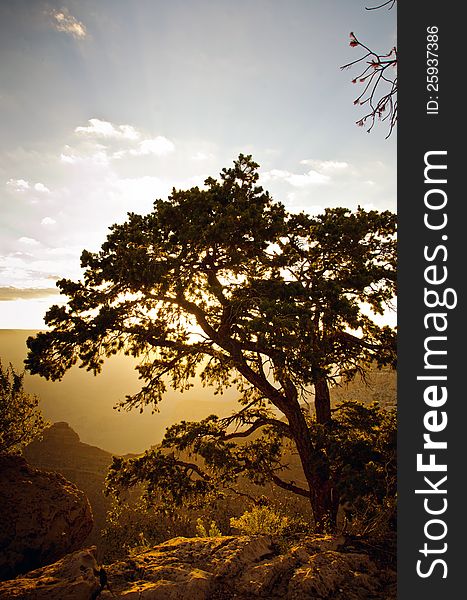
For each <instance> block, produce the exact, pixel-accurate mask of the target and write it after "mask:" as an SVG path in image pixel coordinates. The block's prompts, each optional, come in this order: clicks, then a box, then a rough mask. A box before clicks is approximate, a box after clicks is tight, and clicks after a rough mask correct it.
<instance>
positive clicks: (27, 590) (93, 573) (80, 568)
mask: <svg viewBox="0 0 467 600" xmlns="http://www.w3.org/2000/svg"><path fill="white" fill-rule="evenodd" d="M95 551H96V548H95V546H94V547H92V548H90V549H88V550H79V551H77V552H73V553H72V554H68V555H67V556H65V557H64V558H62V559H61V560H59V561H58V562H55V563H54V564H52V565H48V566H46V567H42V568H40V569H36V570H35V571H30V572H29V573H27V574H26V575H20V576H19V577H17V578H16V579H10V580H9V581H3V582H1V583H0V600H92V599H94V598H96V597H97V596H98V595H99V592H100V590H101V588H102V585H101V578H102V575H101V572H100V569H99V568H98V566H97V563H96V555H95Z"/></svg>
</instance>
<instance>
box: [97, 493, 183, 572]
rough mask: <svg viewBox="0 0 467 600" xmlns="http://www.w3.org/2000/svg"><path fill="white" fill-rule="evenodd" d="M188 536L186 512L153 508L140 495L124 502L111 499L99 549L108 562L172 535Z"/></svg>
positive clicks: (144, 548) (148, 546)
mask: <svg viewBox="0 0 467 600" xmlns="http://www.w3.org/2000/svg"><path fill="white" fill-rule="evenodd" d="M192 535H193V526H192V524H191V520H190V519H189V518H188V516H187V515H186V514H181V513H179V512H178V511H162V510H158V509H157V508H156V509H154V508H152V507H150V506H148V505H147V503H146V502H145V501H144V499H142V498H141V497H138V498H136V499H128V498H126V499H125V501H121V500H118V499H115V498H114V499H113V502H112V506H111V509H110V510H109V512H108V513H107V517H106V524H105V527H104V529H103V530H102V533H101V540H102V542H101V545H100V550H101V551H102V553H103V560H104V561H105V562H107V563H110V562H113V561H115V560H119V559H122V558H124V557H126V556H128V555H130V554H132V553H133V552H139V551H142V550H147V549H148V548H150V547H152V546H154V545H156V544H160V543H162V542H164V541H166V540H168V539H171V538H173V537H177V536H192Z"/></svg>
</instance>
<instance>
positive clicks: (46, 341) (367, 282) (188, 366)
mask: <svg viewBox="0 0 467 600" xmlns="http://www.w3.org/2000/svg"><path fill="white" fill-rule="evenodd" d="M258 177H259V175H258V165H257V164H256V163H255V162H254V161H253V160H252V158H251V157H250V156H244V155H240V156H239V158H238V160H237V161H235V162H234V165H233V167H231V168H229V169H223V170H222V172H221V174H220V180H215V179H213V178H208V179H207V180H206V181H205V186H204V188H202V189H200V188H199V187H195V188H192V189H190V190H185V191H181V190H173V192H172V194H171V196H170V197H169V198H168V200H165V201H164V200H156V202H155V203H154V210H153V212H151V213H150V214H148V215H144V216H143V215H137V214H134V213H130V214H129V215H128V219H127V221H126V222H125V223H123V224H118V225H113V226H112V227H111V229H110V233H109V235H108V237H107V240H106V241H105V242H104V244H103V245H102V248H101V250H100V251H99V252H96V253H91V252H88V251H83V254H82V256H81V266H82V268H83V269H84V275H83V279H82V281H78V282H73V281H70V280H65V279H64V280H61V281H59V282H58V286H59V288H60V290H61V293H62V294H64V295H65V296H68V303H67V304H66V305H65V306H60V307H59V306H53V307H52V308H51V309H50V310H49V312H48V313H47V315H46V318H45V320H46V323H47V325H48V326H49V327H50V331H47V332H44V333H39V334H38V335H37V336H36V337H35V338H29V339H28V342H27V343H28V347H29V349H30V352H29V355H28V358H27V361H26V364H27V367H28V369H29V370H30V371H31V372H32V373H39V374H40V375H42V376H44V377H46V378H48V379H52V380H55V379H60V378H61V377H62V376H63V374H64V373H65V372H66V370H67V369H69V368H70V367H72V366H73V365H75V364H76V363H79V364H80V366H81V367H84V368H86V369H88V370H91V371H93V372H94V373H98V372H100V370H101V368H102V364H103V362H104V360H105V358H106V357H109V356H111V355H113V354H116V353H117V352H125V353H126V354H129V355H131V356H134V357H136V358H138V359H139V364H138V366H137V370H138V371H139V376H140V379H141V380H142V387H141V389H140V391H138V392H137V393H136V394H134V395H133V396H127V397H126V399H125V400H123V401H122V402H121V407H123V408H125V409H131V408H134V407H136V408H139V409H140V410H143V409H144V408H145V407H146V406H150V407H151V408H152V409H155V408H157V404H158V403H159V402H160V401H161V400H162V398H163V396H164V392H165V391H166V389H167V386H171V387H172V388H173V389H175V390H178V391H180V392H183V391H184V390H186V389H187V388H189V387H190V386H192V385H193V383H194V381H196V378H199V379H200V380H201V381H202V383H203V384H204V385H208V386H211V387H212V388H214V389H215V391H216V392H219V393H221V392H222V391H223V390H225V389H227V388H230V387H232V386H234V387H236V388H237V390H238V392H239V402H240V405H241V408H240V409H239V410H238V412H237V413H236V414H235V415H233V416H232V417H231V418H230V419H224V420H222V421H220V420H218V419H217V418H216V417H212V416H211V417H208V418H207V419H205V420H203V421H201V422H200V423H181V424H179V425H176V426H174V427H172V428H170V429H169V430H168V432H167V435H166V437H165V439H164V442H163V444H162V448H160V449H157V450H151V451H149V452H148V453H146V454H145V455H144V456H143V457H140V458H138V459H135V460H133V461H130V462H129V463H125V462H124V461H121V460H116V461H115V462H114V464H113V466H112V469H111V473H110V477H109V485H110V486H115V487H118V486H124V487H125V486H130V487H131V486H134V485H136V484H138V482H144V484H145V485H146V486H147V489H148V493H149V495H151V494H152V493H153V492H156V491H157V494H158V495H159V496H161V498H162V500H163V501H166V502H174V503H175V504H178V505H181V504H184V503H186V502H188V503H189V502H192V501H193V499H194V498H195V497H196V496H199V495H200V494H201V495H203V494H204V495H205V494H211V493H212V494H217V493H219V490H222V489H224V488H230V487H232V486H234V485H235V484H236V482H237V480H238V478H239V476H240V475H242V476H246V477H247V478H248V479H250V480H251V481H253V482H254V483H256V484H259V485H264V484H265V483H266V482H267V481H272V482H274V483H275V484H277V485H279V486H281V487H283V488H284V489H287V490H288V491H291V492H295V493H298V494H301V495H302V496H304V497H307V498H308V499H309V500H310V502H311V504H312V507H313V511H314V512H315V517H316V523H317V525H318V526H321V523H322V521H323V518H324V514H325V513H326V511H327V512H329V511H330V510H331V507H330V498H331V494H330V491H331V488H330V486H329V479H328V477H329V473H330V466H329V464H327V463H329V460H328V459H327V455H326V450H325V448H324V447H321V446H320V445H319V440H316V441H313V439H314V433H313V432H312V431H311V430H310V423H307V420H306V417H305V415H304V414H303V413H302V410H301V406H300V400H302V401H307V400H308V398H309V397H310V395H311V394H312V392H313V387H314V389H315V392H316V400H315V404H316V406H317V407H318V405H319V406H320V411H318V410H317V414H319V419H320V423H319V424H318V425H320V426H321V425H322V424H324V423H326V422H327V421H329V420H330V418H329V415H330V412H329V397H328V394H327V390H328V387H327V386H328V384H329V383H332V382H333V381H334V380H335V379H336V378H337V377H344V378H350V377H352V376H353V375H354V374H355V372H357V371H359V370H361V369H362V368H363V367H364V366H365V365H366V364H369V363H372V362H376V363H377V364H378V365H386V364H392V363H393V362H394V361H395V332H394V331H393V330H392V329H391V328H389V327H380V326H378V325H377V324H376V322H375V320H374V319H373V318H372V316H368V314H367V312H365V313H364V312H363V311H362V306H363V305H365V306H366V307H367V308H369V309H370V310H371V311H372V312H373V316H374V315H375V314H379V313H382V312H383V310H384V308H385V306H386V305H388V303H390V302H391V300H392V298H393V296H394V294H395V282H396V270H395V269H396V241H395V231H396V218H395V215H394V214H392V213H390V212H381V213H380V212H376V211H369V212H367V211H365V210H363V209H361V208H359V209H358V210H357V211H356V212H354V213H352V212H351V211H349V210H347V209H344V208H334V209H327V210H325V212H324V213H323V214H321V215H318V216H309V215H306V214H304V213H300V214H291V213H288V212H287V211H286V210H285V208H284V206H283V205H282V204H280V203H279V202H275V201H274V200H273V199H272V198H271V197H270V195H269V194H268V192H266V191H264V190H263V188H262V187H261V186H259V185H258ZM199 379H198V380H199ZM318 390H321V391H320V392H319V393H318ZM320 394H321V396H320ZM278 415H283V416H285V420H284V421H282V420H280V416H278ZM311 425H312V427H314V425H313V424H311ZM317 430H318V431H320V429H319V427H318V428H317ZM251 434H255V435H254V436H253V437H248V436H250V435H251ZM247 438H248V439H247ZM285 439H288V440H292V441H293V443H294V444H295V446H296V449H297V452H298V454H299V456H300V460H301V463H302V466H303V472H304V475H305V480H306V486H305V487H300V486H297V485H295V484H294V483H293V482H290V481H284V479H281V477H280V475H281V472H282V471H283V470H284V465H283V464H282V463H281V453H282V450H281V448H282V445H283V441H284V440H285ZM239 440H243V441H244V443H243V444H240V443H238V441H239ZM245 440H247V441H245ZM191 455H193V456H196V457H198V458H197V459H196V461H195V460H191ZM347 487H348V486H347ZM324 492H325V493H326V494H327V495H328V497H327V500H326V501H324V498H325V493H324Z"/></svg>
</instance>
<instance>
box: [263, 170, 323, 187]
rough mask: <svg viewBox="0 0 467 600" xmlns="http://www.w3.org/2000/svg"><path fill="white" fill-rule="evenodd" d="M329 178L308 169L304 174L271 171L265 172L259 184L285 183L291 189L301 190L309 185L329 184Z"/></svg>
mask: <svg viewBox="0 0 467 600" xmlns="http://www.w3.org/2000/svg"><path fill="white" fill-rule="evenodd" d="M330 179H331V178H330V176H329V175H325V174H323V173H318V171H315V170H313V169H310V170H309V171H308V172H307V173H305V174H299V173H292V172H290V171H284V170H281V169H272V170H271V171H266V172H265V173H263V175H262V176H261V182H262V183H267V182H269V181H285V182H286V183H288V184H289V185H291V186H292V187H297V188H303V187H307V186H309V185H323V184H326V183H329V181H330Z"/></svg>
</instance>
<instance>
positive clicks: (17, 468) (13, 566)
mask: <svg viewBox="0 0 467 600" xmlns="http://www.w3.org/2000/svg"><path fill="white" fill-rule="evenodd" d="M0 515H1V519H0V579H6V578H8V577H13V576H14V575H16V574H18V573H24V572H26V571H29V570H31V569H35V568H37V567H40V566H43V565H46V564H49V563H52V562H54V561H56V560H57V559H59V558H61V557H62V556H64V555H65V554H67V553H68V552H71V551H73V550H76V549H77V548H80V547H81V546H82V544H83V542H84V540H85V539H86V537H87V536H88V534H89V532H90V531H91V529H92V513H91V508H90V506H89V502H88V501H87V499H86V496H85V495H84V493H83V492H81V491H80V490H78V488H77V487H76V486H75V485H73V484H71V483H70V482H69V481H67V480H66V479H65V478H64V477H62V476H61V475H59V474H58V473H47V472H43V471H39V470H37V469H34V468H32V467H30V466H29V465H28V464H27V463H26V461H25V460H24V458H22V457H20V456H6V455H2V456H0Z"/></svg>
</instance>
